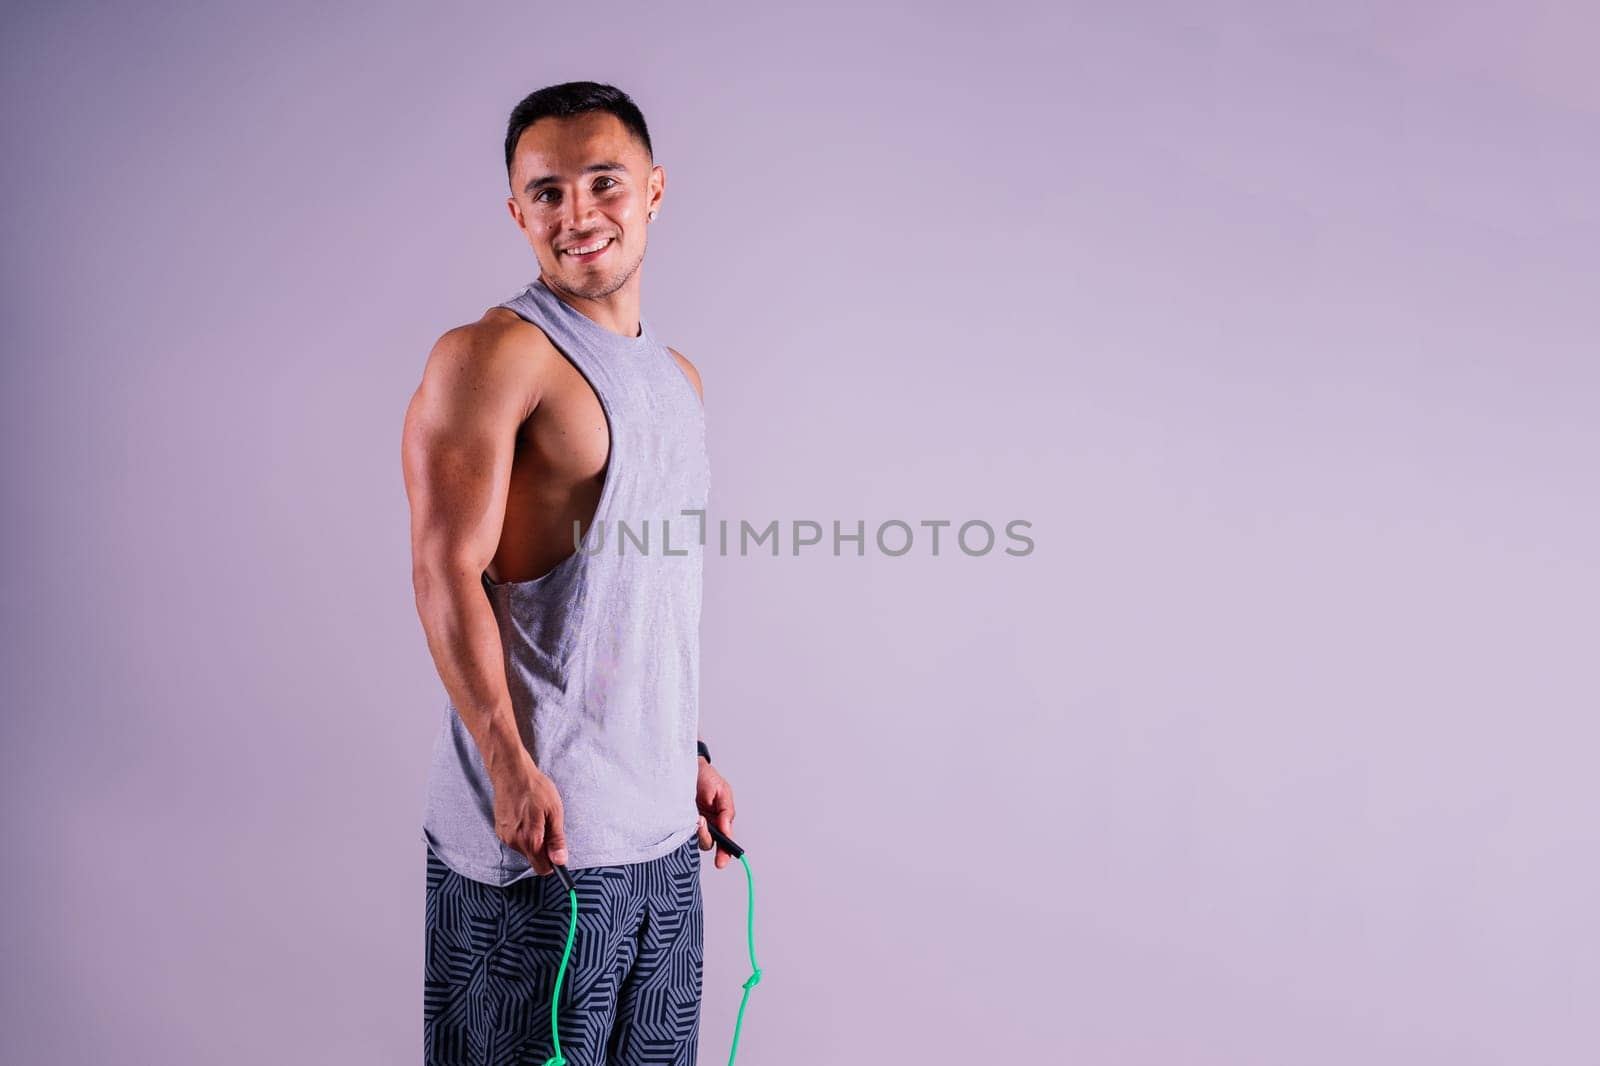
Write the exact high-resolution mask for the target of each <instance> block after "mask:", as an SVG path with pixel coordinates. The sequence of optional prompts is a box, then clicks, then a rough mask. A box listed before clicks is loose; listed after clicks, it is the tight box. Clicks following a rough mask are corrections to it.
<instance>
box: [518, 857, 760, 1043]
mask: <svg viewBox="0 0 1600 1066" xmlns="http://www.w3.org/2000/svg"><path fill="white" fill-rule="evenodd" d="M739 862H740V863H742V864H743V865H744V881H745V889H746V892H747V898H746V904H745V941H746V943H748V945H749V947H750V969H751V970H752V971H754V972H753V973H751V974H750V977H749V979H748V980H746V981H745V983H744V995H743V996H741V997H740V998H739V1017H738V1018H737V1019H736V1020H735V1021H734V1023H733V1049H732V1050H731V1051H729V1052H728V1066H733V1059H734V1056H735V1055H737V1054H739V1031H740V1030H741V1029H742V1028H744V1006H745V1004H746V1003H748V1002H750V990H751V989H752V988H754V987H755V986H756V985H758V984H760V983H761V967H759V966H757V965H756V881H755V875H754V874H752V873H751V872H750V860H749V859H747V858H745V857H744V851H743V849H740V851H739ZM567 898H568V899H570V900H571V901H572V917H571V919H570V920H569V921H568V923H567V946H566V947H565V948H563V949H562V951H561V968H560V969H559V970H557V971H556V990H555V994H554V995H553V996H551V997H550V1039H551V1042H552V1043H554V1045H555V1054H554V1055H551V1056H550V1057H549V1058H548V1059H545V1060H544V1066H566V1063H567V1059H566V1056H564V1055H562V1054H561V1034H560V1033H559V1032H557V1031H556V1004H557V1003H558V1002H560V1000H561V979H562V978H563V977H565V976H566V974H567V960H568V959H569V958H570V957H571V956H572V941H573V938H574V937H576V936H577V933H578V890H577V889H576V888H570V887H569V888H568V889H567Z"/></svg>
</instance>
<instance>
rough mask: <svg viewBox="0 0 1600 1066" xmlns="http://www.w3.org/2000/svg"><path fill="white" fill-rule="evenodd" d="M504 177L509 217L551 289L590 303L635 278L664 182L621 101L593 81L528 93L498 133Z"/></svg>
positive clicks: (633, 112)
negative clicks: (589, 250) (582, 251)
mask: <svg viewBox="0 0 1600 1066" xmlns="http://www.w3.org/2000/svg"><path fill="white" fill-rule="evenodd" d="M506 178H507V180H508V181H509V182H510V185H511V196H510V199H509V200H508V201H507V206H508V207H509V208H510V210H511V217H512V218H513V219H514V220H515V221H516V223H517V226H518V228H520V229H521V230H522V232H523V235H524V236H525V237H526V238H527V240H528V244H529V246H531V247H532V248H533V253H534V255H535V256H537V257H538V260H539V269H540V274H541V275H542V276H543V277H544V279H545V281H546V283H547V284H549V285H550V286H551V287H552V288H555V289H559V290H564V291H566V292H567V293H569V294H571V295H574V296H579V297H583V298H585V299H591V300H592V299H599V298H600V297H603V296H608V295H610V294H611V293H613V292H615V291H617V290H618V289H620V288H621V287H622V286H623V285H625V284H627V283H628V281H629V280H630V279H632V278H633V277H634V275H635V274H636V272H637V271H638V269H639V264H640V263H641V262H642V261H643V260H644V249H645V243H646V242H645V227H646V225H647V223H648V219H649V216H650V214H651V213H652V212H654V211H655V210H656V209H657V208H658V207H659V206H660V203H661V191H662V188H663V186H664V185H665V182H666V175H665V174H664V173H663V171H662V169H661V168H660V167H658V166H656V165H655V159H654V156H653V154H652V151H651V147H650V133H649V130H648V129H647V128H646V127H645V123H644V116H643V115H642V114H640V113H639V108H638V107H637V106H636V105H635V104H634V102H633V101H632V100H630V99H629V98H628V94H627V93H625V92H623V91H622V90H620V89H617V88H614V87H613V86H610V85H601V84H598V83H596V82H592V81H572V82H566V83H565V84H562V85H552V86H549V87H548V88H544V89H540V90H538V91H537V92H533V93H529V94H528V95H527V96H526V97H525V98H524V99H523V100H522V102H521V103H519V104H517V106H516V107H515V108H513V109H512V111H511V119H510V122H509V123H508V124H507V126H506ZM600 242H606V243H605V247H604V248H603V249H601V250H600V251H599V252H596V253H594V254H591V255H587V256H584V257H582V258H578V257H574V256H573V255H571V254H569V251H570V250H571V249H576V248H582V247H589V246H592V245H594V244H597V243H600Z"/></svg>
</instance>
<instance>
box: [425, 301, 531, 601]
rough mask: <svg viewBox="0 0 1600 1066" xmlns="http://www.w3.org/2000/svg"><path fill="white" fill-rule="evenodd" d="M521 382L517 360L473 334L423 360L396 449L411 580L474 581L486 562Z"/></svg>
mask: <svg viewBox="0 0 1600 1066" xmlns="http://www.w3.org/2000/svg"><path fill="white" fill-rule="evenodd" d="M530 373H531V371H530V361H529V360H528V359H527V358H525V357H521V356H520V353H518V352H516V351H515V350H514V349H513V348H512V347H511V346H509V345H507V344H504V343H500V342H499V341H496V340H492V339H487V340H486V339H485V338H484V336H483V334H482V332H481V331H479V332H474V331H472V330H452V331H451V332H450V333H447V334H445V336H444V337H442V338H440V340H439V343H438V344H436V345H435V346H434V350H433V352H432V353H430V355H429V356H428V365H427V368H426V369H425V370H424V371H423V378H422V384H421V386H420V387H419V388H418V389H417V393H416V395H415V396H414V397H412V400H411V406H410V408H408V410H407V411H406V420H405V430H404V433H403V435H402V438H403V439H402V444H401V454H402V463H403V466H404V471H405V482H406V496H407V498H408V499H409V500H410V503H411V554H412V567H413V570H420V569H423V568H436V567H444V568H449V569H457V568H460V569H463V570H466V571H467V572H469V573H472V574H478V573H481V572H482V571H483V570H484V568H486V567H487V566H488V565H489V562H490V560H491V559H493V557H494V553H495V549H496V548H497V547H498V545H499V543H500V530H501V527H502V525H503V524H504V521H505V509H506V493H507V490H508V487H509V485H510V482H511V464H512V459H513V457H514V455H515V452H516V440H517V431H518V428H519V427H520V426H521V425H522V423H523V421H524V420H525V419H526V418H527V416H528V412H529V410H530V409H531V405H530V399H529V398H530V397H531V396H532V395H533V392H532V382H531V381H530V380H529V375H530Z"/></svg>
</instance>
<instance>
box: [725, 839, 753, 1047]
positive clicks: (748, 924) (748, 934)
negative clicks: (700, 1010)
mask: <svg viewBox="0 0 1600 1066" xmlns="http://www.w3.org/2000/svg"><path fill="white" fill-rule="evenodd" d="M739 861H740V862H741V863H743V864H744V880H745V886H746V888H747V889H748V891H749V902H748V903H747V904H746V905H745V939H746V941H747V942H748V943H749V945H750V969H751V970H753V971H755V972H754V973H752V974H751V975H750V978H749V980H747V981H745V983H744V995H743V996H741V997H740V999H739V1017H738V1019H737V1020H735V1021H734V1023H733V1049H732V1050H731V1051H729V1052H728V1066H733V1057H734V1056H735V1055H737V1054H738V1053H739V1030H740V1029H741V1028H742V1027H743V1026H744V1005H745V1004H746V1003H748V1002H750V990H751V989H752V988H754V987H755V986H756V985H758V984H760V983H761V967H759V966H757V965H756V878H755V875H754V874H752V873H751V872H750V860H749V859H746V858H745V857H744V856H743V855H740V856H739Z"/></svg>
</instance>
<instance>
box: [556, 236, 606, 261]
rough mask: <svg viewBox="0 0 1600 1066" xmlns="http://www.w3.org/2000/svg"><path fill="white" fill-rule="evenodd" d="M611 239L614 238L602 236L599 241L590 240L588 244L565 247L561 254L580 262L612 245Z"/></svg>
mask: <svg viewBox="0 0 1600 1066" xmlns="http://www.w3.org/2000/svg"><path fill="white" fill-rule="evenodd" d="M611 241H612V238H610V237H601V238H600V239H599V240H597V241H590V242H589V243H588V244H584V245H580V246H578V247H576V248H563V249H562V250H561V254H562V255H564V256H568V257H570V258H572V259H576V260H578V261H580V262H586V261H588V260H590V259H593V258H594V257H595V256H597V255H599V254H600V253H601V252H603V251H605V250H606V249H607V248H609V247H611Z"/></svg>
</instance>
